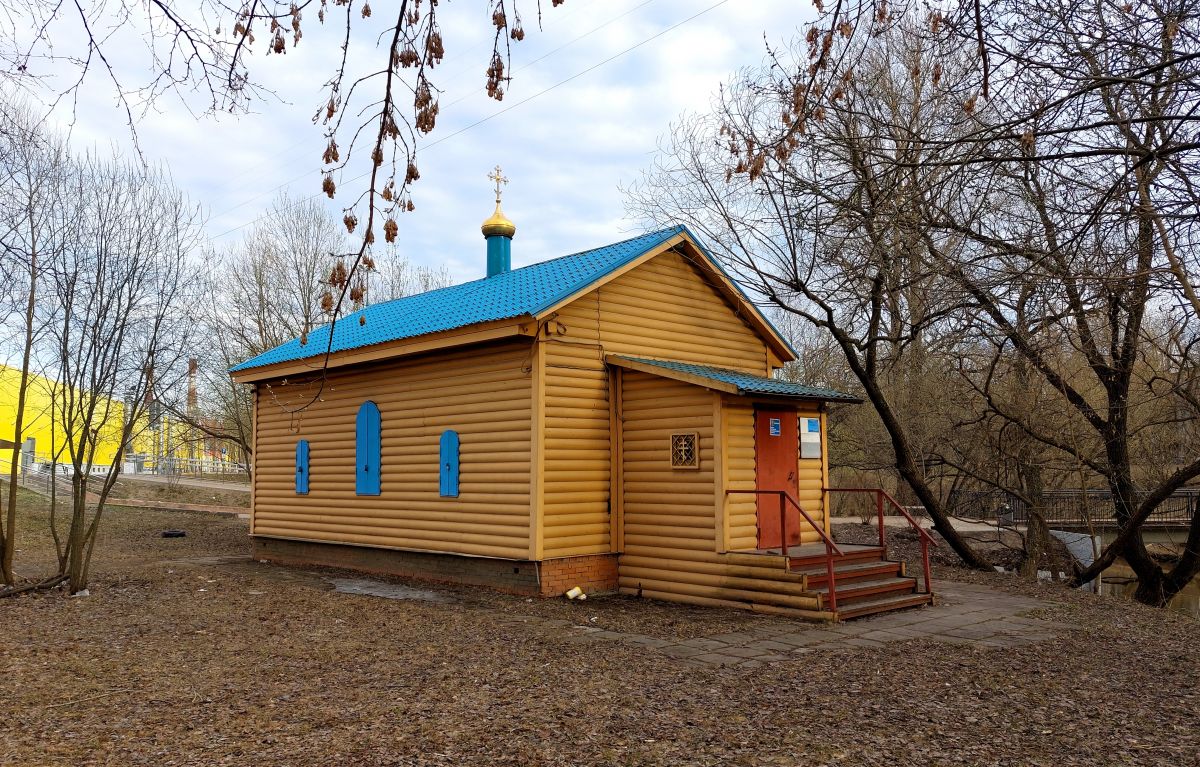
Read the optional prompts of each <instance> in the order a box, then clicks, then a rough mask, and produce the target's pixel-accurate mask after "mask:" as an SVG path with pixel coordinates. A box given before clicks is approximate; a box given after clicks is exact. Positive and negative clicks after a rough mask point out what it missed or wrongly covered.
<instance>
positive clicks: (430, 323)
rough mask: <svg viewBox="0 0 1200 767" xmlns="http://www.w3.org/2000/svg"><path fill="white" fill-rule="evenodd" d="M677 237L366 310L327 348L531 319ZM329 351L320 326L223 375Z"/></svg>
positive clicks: (660, 235)
mask: <svg viewBox="0 0 1200 767" xmlns="http://www.w3.org/2000/svg"><path fill="white" fill-rule="evenodd" d="M684 231H686V229H685V228H684V227H683V226H673V227H670V228H668V229H662V230H659V231H657V232H651V233H650V234H644V235H641V236H640V237H633V238H631V239H628V240H623V241H621V242H617V243H613V244H612V245H605V246H604V247H602V248H596V249H594V250H585V251H583V252H581V253H575V254H573V255H569V256H562V257H561V258H555V259H551V260H549V261H542V262H541V263H537V264H532V265H530V266H526V267H523V268H521V269H514V270H512V271H510V272H504V273H503V274H497V275H494V276H492V277H487V278H484V279H481V280H475V281H473V282H465V283H463V284H461V285H454V286H451V287H448V288H441V289H440V290H431V291H429V292H427V293H419V294H417V295H413V296H405V297H404V298H398V299H396V300H394V301H388V302H386V303H382V304H375V305H373V306H368V307H365V308H363V309H360V310H359V311H356V312H353V313H350V314H347V315H345V316H344V317H342V318H341V319H339V320H338V321H337V323H336V325H335V326H334V330H333V344H332V346H330V347H329V349H330V351H331V352H341V351H346V350H349V349H358V348H360V347H363V346H371V345H373V344H381V343H385V342H387V341H398V340H400V339H403V338H412V337H414V336H421V335H425V334H426V333H437V332H439V331H443V330H454V329H455V328H462V327H466V326H468V325H475V324H478V323H481V322H490V321H492V320H503V319H511V318H516V317H523V316H526V315H529V316H532V315H536V314H537V313H539V312H541V311H544V310H545V309H548V308H549V307H551V306H553V305H554V304H556V303H558V302H559V301H562V300H563V299H565V298H567V297H569V296H571V295H572V294H574V293H576V292H578V291H580V290H582V289H584V288H586V287H587V286H588V285H591V284H592V283H594V282H596V281H597V280H599V279H601V278H602V277H604V276H605V275H606V274H608V273H609V272H612V271H613V270H615V269H619V268H620V267H622V266H624V265H626V264H628V263H630V262H631V261H635V260H637V259H638V258H639V257H640V256H642V255H645V254H646V253H647V252H649V251H651V250H653V249H654V248H656V247H658V246H659V245H661V244H662V243H664V242H666V241H667V240H669V239H671V238H672V237H674V236H675V235H677V234H679V233H681V232H684ZM693 239H694V238H693ZM714 263H715V262H714ZM363 319H365V321H363ZM328 344H329V325H323V326H322V327H319V328H316V329H315V330H313V331H312V332H310V333H309V334H308V342H307V343H304V344H301V343H300V339H298V338H297V339H294V340H292V341H288V342H287V343H285V344H282V345H280V346H277V347H275V348H274V349H270V350H268V351H265V352H263V353H262V354H259V355H258V356H256V357H252V358H250V359H248V360H246V361H245V362H243V363H241V364H239V365H235V366H233V367H232V368H230V371H231V372H237V371H239V370H248V369H250V368H256V367H262V366H263V365H272V364H275V363H279V362H292V361H295V360H302V359H307V358H309V357H317V356H320V355H322V354H324V353H325V349H326V347H327V345H328Z"/></svg>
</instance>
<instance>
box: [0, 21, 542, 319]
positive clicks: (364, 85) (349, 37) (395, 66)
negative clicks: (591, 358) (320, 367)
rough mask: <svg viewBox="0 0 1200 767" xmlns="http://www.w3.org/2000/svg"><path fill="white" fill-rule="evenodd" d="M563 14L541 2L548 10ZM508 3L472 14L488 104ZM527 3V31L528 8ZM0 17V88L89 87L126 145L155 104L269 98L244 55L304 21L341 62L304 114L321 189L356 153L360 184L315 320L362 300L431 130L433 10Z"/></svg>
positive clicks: (436, 50)
mask: <svg viewBox="0 0 1200 767" xmlns="http://www.w3.org/2000/svg"><path fill="white" fill-rule="evenodd" d="M563 2H564V0H550V5H551V6H559V5H561V4H562V3H563ZM519 5H520V4H519V2H518V0H487V1H486V2H485V3H483V11H484V13H483V15H482V16H481V23H483V24H486V25H487V26H488V27H489V28H490V29H491V31H492V41H491V42H492V44H491V51H490V54H489V55H488V56H487V59H488V60H487V65H486V71H485V72H484V75H483V78H484V82H483V85H484V88H485V90H486V92H487V94H488V96H489V97H491V98H493V99H495V100H497V101H499V100H502V99H503V98H504V95H505V92H506V91H507V90H508V87H509V85H510V83H511V80H512V75H511V67H510V65H509V62H510V46H511V44H512V43H513V42H518V41H520V40H523V39H524V38H525V22H524V20H523V18H522V15H521V12H520V7H519ZM534 5H535V8H536V13H537V19H538V21H539V23H540V20H541V12H542V7H541V0H534ZM0 8H3V9H4V10H6V13H2V14H0V63H2V64H3V65H4V66H3V69H2V70H0V77H3V78H5V79H7V80H8V81H10V82H12V83H14V84H16V85H17V86H18V87H26V88H30V89H34V88H40V87H41V85H42V82H43V80H44V79H46V78H47V76H48V75H49V74H51V73H52V72H56V71H58V70H62V71H65V72H66V73H67V75H66V78H67V83H66V84H65V85H63V86H60V87H59V88H58V89H57V90H54V91H53V92H54V94H55V99H54V101H55V103H56V104H57V103H58V102H61V101H65V102H68V103H73V102H74V99H75V98H77V96H78V93H79V92H80V90H81V89H82V88H83V87H84V86H85V84H86V83H88V82H90V80H91V79H92V78H93V77H95V76H100V77H102V78H103V79H105V80H107V81H108V84H109V86H110V87H111V88H112V90H113V91H114V92H115V94H116V96H117V99H118V101H119V103H120V104H121V106H122V107H123V109H124V111H125V115H126V118H127V120H128V123H129V126H130V129H131V131H133V135H134V137H135V141H136V131H135V130H134V126H135V125H136V123H137V120H138V119H139V118H140V116H142V115H143V114H145V113H146V112H147V110H149V109H150V107H151V106H153V105H155V104H156V103H158V102H159V101H160V100H161V99H162V97H163V96H164V95H166V94H172V95H174V96H176V97H178V98H179V99H180V100H181V101H182V102H183V103H184V105H185V106H187V107H188V108H192V106H193V102H194V101H195V99H196V96H195V95H194V94H196V93H199V94H201V96H200V98H201V100H202V104H200V105H199V108H198V111H201V112H218V111H232V112H238V111H244V110H246V109H247V108H248V107H249V106H250V104H251V103H253V102H254V100H255V99H256V98H262V97H267V96H269V95H270V94H266V93H264V92H263V90H262V89H261V87H259V86H258V85H257V84H256V83H257V81H256V80H255V79H254V78H253V77H252V75H251V72H250V66H249V65H250V61H251V56H252V51H254V50H256V48H255V45H256V43H257V44H258V45H259V46H260V48H258V49H257V50H265V54H266V55H283V54H286V53H287V52H288V50H289V49H293V48H295V47H296V46H298V45H299V44H300V42H301V40H302V39H303V38H304V37H305V32H307V33H309V34H311V33H312V32H313V31H314V29H313V24H312V18H313V16H314V15H315V17H316V20H317V22H318V24H317V31H318V33H321V32H324V31H325V29H328V30H329V31H328V33H327V34H328V38H327V40H328V43H329V44H336V45H338V46H339V47H340V51H341V55H340V57H339V58H338V64H337V66H336V68H335V70H334V71H333V72H332V73H331V76H330V78H329V80H328V81H327V82H326V83H325V90H324V94H323V97H322V99H321V101H320V103H319V105H318V108H317V109H316V113H315V114H314V116H313V122H314V124H317V125H319V126H320V129H321V130H322V132H323V134H324V138H325V141H326V144H325V149H324V152H323V154H322V157H321V167H322V168H323V169H324V171H323V175H322V181H321V190H322V191H323V192H324V193H325V194H327V195H328V196H329V197H330V198H333V197H334V196H335V195H336V193H337V186H338V181H339V180H340V178H341V176H342V175H343V172H349V173H357V172H358V171H359V170H361V168H360V167H359V166H354V165H351V159H352V157H354V156H356V155H358V154H362V153H365V154H366V162H365V163H363V165H364V166H365V167H366V172H365V173H361V174H359V175H355V176H354V177H353V178H352V182H353V184H354V185H353V186H352V187H351V188H352V189H353V190H354V191H352V192H351V194H350V196H349V197H348V199H347V204H346V205H345V206H344V215H343V225H344V226H345V228H346V230H347V232H349V233H351V234H356V236H357V237H358V242H357V244H356V246H355V247H352V248H348V249H347V250H345V251H344V252H342V253H340V254H339V255H340V256H341V257H342V258H341V259H340V261H339V263H338V265H337V267H336V268H334V269H333V270H331V271H330V279H329V281H328V283H329V284H328V286H327V287H328V297H327V298H326V300H325V302H324V308H325V309H326V311H327V312H328V314H329V315H330V316H331V318H332V321H334V322H336V321H337V317H338V315H339V313H340V312H341V310H342V308H343V306H344V305H345V304H346V299H347V298H350V300H351V301H352V302H353V303H356V304H358V303H361V302H362V300H363V298H364V295H365V290H366V287H367V285H368V283H369V278H368V275H366V274H364V273H363V271H369V270H370V262H371V258H372V256H371V249H372V245H373V243H374V242H375V240H376V238H377V237H380V236H382V238H383V240H384V241H386V242H389V243H390V242H395V240H396V237H397V234H398V231H399V223H398V217H399V214H400V213H402V212H407V211H412V210H413V209H414V207H415V205H414V202H413V198H412V195H411V188H412V185H413V184H414V183H415V182H416V181H417V180H418V179H419V178H420V172H419V170H418V166H417V146H418V139H419V137H422V136H424V135H426V134H429V133H430V132H432V131H433V130H434V128H435V126H436V124H437V118H438V114H439V104H438V98H439V95H440V92H439V90H438V88H437V86H436V85H435V83H434V81H433V72H434V70H435V68H436V67H438V66H439V65H440V64H441V63H442V61H443V59H444V57H445V55H446V41H445V39H444V37H443V30H442V27H441V24H440V23H439V20H438V11H439V6H438V3H437V2H436V1H434V0H431V2H429V3H423V2H421V0H400V1H399V2H398V3H394V4H392V5H391V6H389V7H388V8H386V11H387V12H388V13H389V14H390V15H388V16H386V17H385V18H384V19H383V20H382V23H380V22H377V21H376V20H375V16H374V13H375V11H374V10H373V9H372V7H371V4H370V2H369V0H336V1H335V2H334V3H332V4H330V3H328V2H327V1H326V0H321V1H320V2H319V3H318V2H313V1H312V0H302V1H301V2H291V1H290V0H288V2H283V1H282V0H246V1H245V2H241V3H235V4H232V5H229V4H226V3H224V2H221V0H203V2H201V3H199V4H198V5H197V6H195V7H189V8H182V7H180V6H179V5H177V4H175V3H171V2H168V1H167V0H154V1H153V2H148V3H137V2H134V1H133V0H102V1H101V2H98V3H91V4H82V5H81V4H78V3H76V4H74V5H71V6H64V5H63V4H62V3H59V2H57V1H56V0H3V2H0ZM326 21H328V22H329V25H328V27H326ZM259 38H261V41H259ZM72 39H78V40H82V41H83V42H82V44H81V45H80V46H79V47H70V46H63V45H62V44H61V41H63V40H72ZM366 40H373V41H374V45H375V47H376V48H377V50H378V53H376V54H375V55H376V56H377V58H376V59H375V64H374V65H371V66H367V67H366V68H365V71H361V72H360V71H354V70H352V69H351V68H350V62H353V61H355V60H357V58H358V57H357V56H355V55H353V54H354V53H355V52H356V51H357V49H358V48H359V47H360V46H361V45H364V43H365V41H366ZM138 46H145V58H144V70H143V74H142V77H141V78H140V79H138V81H137V82H127V81H126V78H125V77H124V76H123V75H122V74H121V72H120V71H119V69H118V67H116V66H114V64H113V62H114V60H115V59H116V53H117V51H118V50H119V51H120V52H121V53H122V54H124V55H126V56H128V55H131V52H132V51H134V50H137V48H138ZM135 77H136V76H135ZM314 159H315V158H314ZM364 177H365V181H363V182H362V183H361V184H360V183H359V182H360V180H362V179H363V178H364ZM314 191H315V190H314ZM364 267H365V268H364ZM331 337H332V336H331Z"/></svg>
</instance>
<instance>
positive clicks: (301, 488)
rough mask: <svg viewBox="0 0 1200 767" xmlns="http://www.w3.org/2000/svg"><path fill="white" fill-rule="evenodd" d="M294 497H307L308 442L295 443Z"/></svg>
mask: <svg viewBox="0 0 1200 767" xmlns="http://www.w3.org/2000/svg"><path fill="white" fill-rule="evenodd" d="M296 495H308V440H306V439H302V440H300V441H299V442H297V443H296Z"/></svg>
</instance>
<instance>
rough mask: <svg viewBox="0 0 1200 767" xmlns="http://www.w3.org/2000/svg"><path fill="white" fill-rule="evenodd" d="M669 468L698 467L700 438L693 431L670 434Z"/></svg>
mask: <svg viewBox="0 0 1200 767" xmlns="http://www.w3.org/2000/svg"><path fill="white" fill-rule="evenodd" d="M671 468H672V469H699V468H700V439H699V436H698V435H697V434H696V433H695V432H686V433H683V434H672V435H671Z"/></svg>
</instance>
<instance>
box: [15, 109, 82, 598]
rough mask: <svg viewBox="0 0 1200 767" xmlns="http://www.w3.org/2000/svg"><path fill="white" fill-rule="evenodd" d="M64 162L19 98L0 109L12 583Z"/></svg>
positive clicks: (57, 239) (61, 153) (58, 238)
mask: <svg viewBox="0 0 1200 767" xmlns="http://www.w3.org/2000/svg"><path fill="white" fill-rule="evenodd" d="M65 162H66V154H65V149H64V147H63V146H62V144H61V143H60V142H58V141H57V140H56V139H55V138H54V137H53V136H49V135H47V134H46V133H45V132H44V131H42V130H41V129H40V128H39V127H38V123H37V120H36V119H35V118H34V116H33V113H32V111H31V110H29V109H28V108H27V107H26V106H24V105H18V106H16V107H15V108H12V109H11V110H4V111H0V259H2V262H0V263H3V264H4V268H3V271H4V273H5V275H6V276H7V278H8V279H9V281H10V284H9V288H10V291H6V292H5V295H6V296H12V297H14V298H15V299H17V300H16V302H15V303H16V304H17V306H15V307H13V308H15V309H16V311H15V312H14V313H15V315H16V317H17V318H18V319H17V321H16V323H15V326H16V327H15V328H14V329H15V330H16V333H15V335H16V339H17V340H16V344H15V346H16V348H17V349H18V350H19V351H18V354H19V355H20V363H19V365H20V367H19V370H20V380H19V382H18V384H17V391H16V418H15V421H14V423H13V436H12V446H11V451H12V452H11V457H10V462H9V471H8V480H9V482H8V496H7V498H6V501H5V513H4V515H3V518H2V519H0V577H3V580H4V583H5V584H7V585H8V586H12V585H13V584H14V582H15V579H14V575H13V553H14V551H15V547H16V522H17V477H18V472H19V470H20V468H19V467H20V460H21V451H22V449H23V443H24V440H25V431H24V429H25V423H26V420H25V415H26V410H27V402H26V400H27V396H28V391H29V384H30V368H31V363H32V361H33V352H34V344H35V342H36V341H37V340H38V337H39V335H40V333H39V324H38V321H37V317H36V314H35V309H36V307H37V298H38V289H39V286H40V285H41V283H42V282H43V281H44V278H43V276H42V269H43V266H42V264H43V262H44V261H45V260H46V259H47V258H48V257H52V253H53V252H54V251H55V250H56V249H57V248H59V247H60V246H61V244H62V237H61V235H62V233H63V222H62V220H61V219H60V218H59V217H58V215H57V211H56V206H57V205H58V203H59V202H60V201H61V198H60V196H59V195H60V184H61V183H62V180H63V171H64V166H65Z"/></svg>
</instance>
